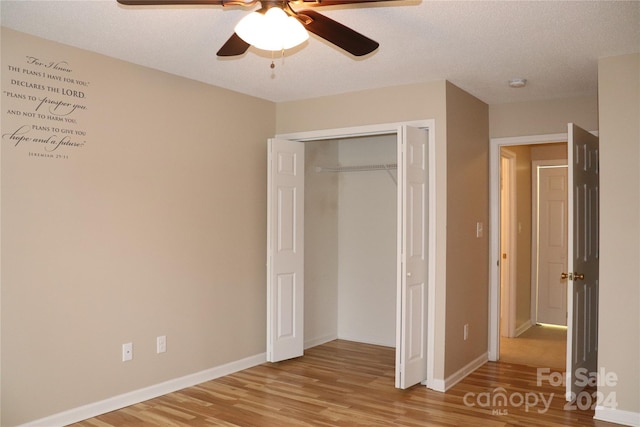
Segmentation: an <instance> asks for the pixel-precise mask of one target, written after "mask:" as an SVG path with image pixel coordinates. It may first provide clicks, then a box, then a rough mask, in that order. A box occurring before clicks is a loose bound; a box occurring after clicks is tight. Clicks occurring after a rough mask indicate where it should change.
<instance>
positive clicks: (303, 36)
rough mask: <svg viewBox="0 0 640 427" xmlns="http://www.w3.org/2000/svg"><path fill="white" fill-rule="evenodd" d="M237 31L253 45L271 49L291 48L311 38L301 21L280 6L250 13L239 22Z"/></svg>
mask: <svg viewBox="0 0 640 427" xmlns="http://www.w3.org/2000/svg"><path fill="white" fill-rule="evenodd" d="M235 32H236V34H237V35H238V37H240V38H241V39H242V40H244V41H245V42H247V43H249V44H250V45H251V46H255V47H256V48H258V49H262V50H270V51H281V50H285V49H291V48H292V47H295V46H298V45H299V44H301V43H303V42H304V41H305V40H307V39H308V38H309V33H307V30H306V29H305V28H304V26H303V25H302V24H301V23H300V21H298V20H297V19H296V18H294V17H293V16H289V15H287V13H286V12H285V11H284V10H282V9H281V8H279V7H270V8H268V10H267V11H266V12H263V11H256V12H252V13H250V14H249V15H247V16H245V17H244V18H242V20H241V21H240V22H238V24H237V25H236V28H235Z"/></svg>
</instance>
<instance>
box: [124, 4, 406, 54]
mask: <svg viewBox="0 0 640 427" xmlns="http://www.w3.org/2000/svg"><path fill="white" fill-rule="evenodd" d="M117 1H118V3H121V4H124V5H130V6H164V5H218V6H247V7H250V6H254V5H256V4H257V3H260V6H261V7H260V9H258V10H257V11H256V12H254V13H253V14H252V15H254V16H258V17H260V15H262V16H266V15H267V12H269V11H270V10H271V9H279V11H276V12H278V13H279V14H280V15H283V18H292V19H289V23H291V22H293V25H295V26H298V27H300V28H301V29H302V30H307V31H309V32H311V33H313V34H315V35H317V36H319V37H321V38H323V39H325V40H326V41H328V42H330V43H332V44H334V45H335V46H337V47H339V48H341V49H343V50H345V51H347V52H349V53H350V54H352V55H354V56H363V55H367V54H369V53H371V52H373V51H374V50H376V49H377V48H378V46H379V44H378V42H376V41H374V40H371V39H370V38H368V37H366V36H364V35H362V34H360V33H358V32H357V31H354V30H352V29H351V28H349V27H346V26H344V25H342V24H341V23H339V22H337V21H334V20H333V19H331V18H327V17H326V16H324V15H321V14H320V13H318V12H316V11H315V10H312V9H303V10H296V9H294V8H293V7H292V6H300V5H302V6H305V7H311V8H315V7H319V6H336V5H345V4H360V3H378V2H389V1H398V0H117ZM280 11H283V12H284V14H282V13H280ZM272 12H273V11H272ZM271 14H272V13H271V12H270V13H269V15H271ZM273 15H275V13H273ZM247 18H249V17H248V16H247V17H245V18H243V20H242V21H240V23H239V24H238V26H236V28H235V31H234V33H233V34H232V35H231V37H230V38H229V39H228V40H227V41H226V43H225V44H224V45H223V46H222V47H221V48H220V50H219V51H218V53H217V55H218V56H236V55H242V54H243V53H245V52H246V51H247V49H249V46H251V45H254V46H256V47H258V48H261V49H267V50H273V51H275V50H284V49H286V48H289V47H293V46H295V45H297V44H299V43H302V42H303V41H304V40H306V38H307V37H308V33H307V31H302V33H300V30H298V31H299V32H298V36H300V37H301V38H299V39H298V40H296V41H294V42H293V43H295V44H293V46H291V45H290V44H291V43H289V44H285V45H284V46H283V45H282V44H280V45H278V46H279V48H271V47H268V48H265V47H260V46H259V44H260V43H259V40H260V38H262V39H264V36H263V35H262V36H257V37H258V42H257V43H254V42H252V41H251V40H248V37H246V36H245V35H244V34H243V32H241V31H240V30H241V29H242V28H239V27H240V24H242V22H243V21H244V20H245V19H247ZM280 22H281V23H279V24H276V28H277V29H278V30H280V29H282V28H284V27H285V25H284V24H282V22H284V21H280ZM300 24H301V25H300ZM247 26H253V22H251V23H250V21H249V20H247V21H246V22H245V25H244V27H245V28H246V27H247ZM238 33H241V35H242V37H241V36H240V35H238Z"/></svg>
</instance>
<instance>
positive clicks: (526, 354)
mask: <svg viewBox="0 0 640 427" xmlns="http://www.w3.org/2000/svg"><path fill="white" fill-rule="evenodd" d="M566 352H567V328H566V327H560V326H549V325H535V326H532V327H531V328H529V329H528V330H527V331H525V332H524V333H523V334H522V335H520V336H519V337H517V338H505V337H500V361H501V362H507V363H517V364H520V365H529V366H537V367H544V368H557V369H559V370H562V371H564V370H565V366H566V357H567V356H566V354H567V353H566Z"/></svg>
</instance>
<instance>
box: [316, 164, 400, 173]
mask: <svg viewBox="0 0 640 427" xmlns="http://www.w3.org/2000/svg"><path fill="white" fill-rule="evenodd" d="M397 168H398V164H397V163H383V164H376V165H357V166H329V167H327V166H316V172H366V171H385V170H386V171H389V170H395V169H397Z"/></svg>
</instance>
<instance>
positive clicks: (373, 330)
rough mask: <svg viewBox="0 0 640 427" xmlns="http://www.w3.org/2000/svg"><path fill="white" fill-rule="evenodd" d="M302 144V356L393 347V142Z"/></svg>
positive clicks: (390, 137) (391, 137)
mask: <svg viewBox="0 0 640 427" xmlns="http://www.w3.org/2000/svg"><path fill="white" fill-rule="evenodd" d="M304 144H305V203H304V216H305V226H304V235H305V243H304V245H305V248H304V251H305V256H304V282H305V296H304V313H305V319H304V336H305V348H309V347H312V346H315V345H318V344H320V343H323V342H327V341H330V340H332V339H336V338H338V339H344V340H348V341H356V342H363V343H367V344H376V345H382V346H387V347H395V346H396V292H397V286H396V277H397V259H396V247H397V238H398V236H397V222H398V221H397V203H396V201H397V197H398V186H397V136H396V134H385V135H373V136H358V137H348V138H339V139H329V140H318V141H310V142H305V143H304Z"/></svg>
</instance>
